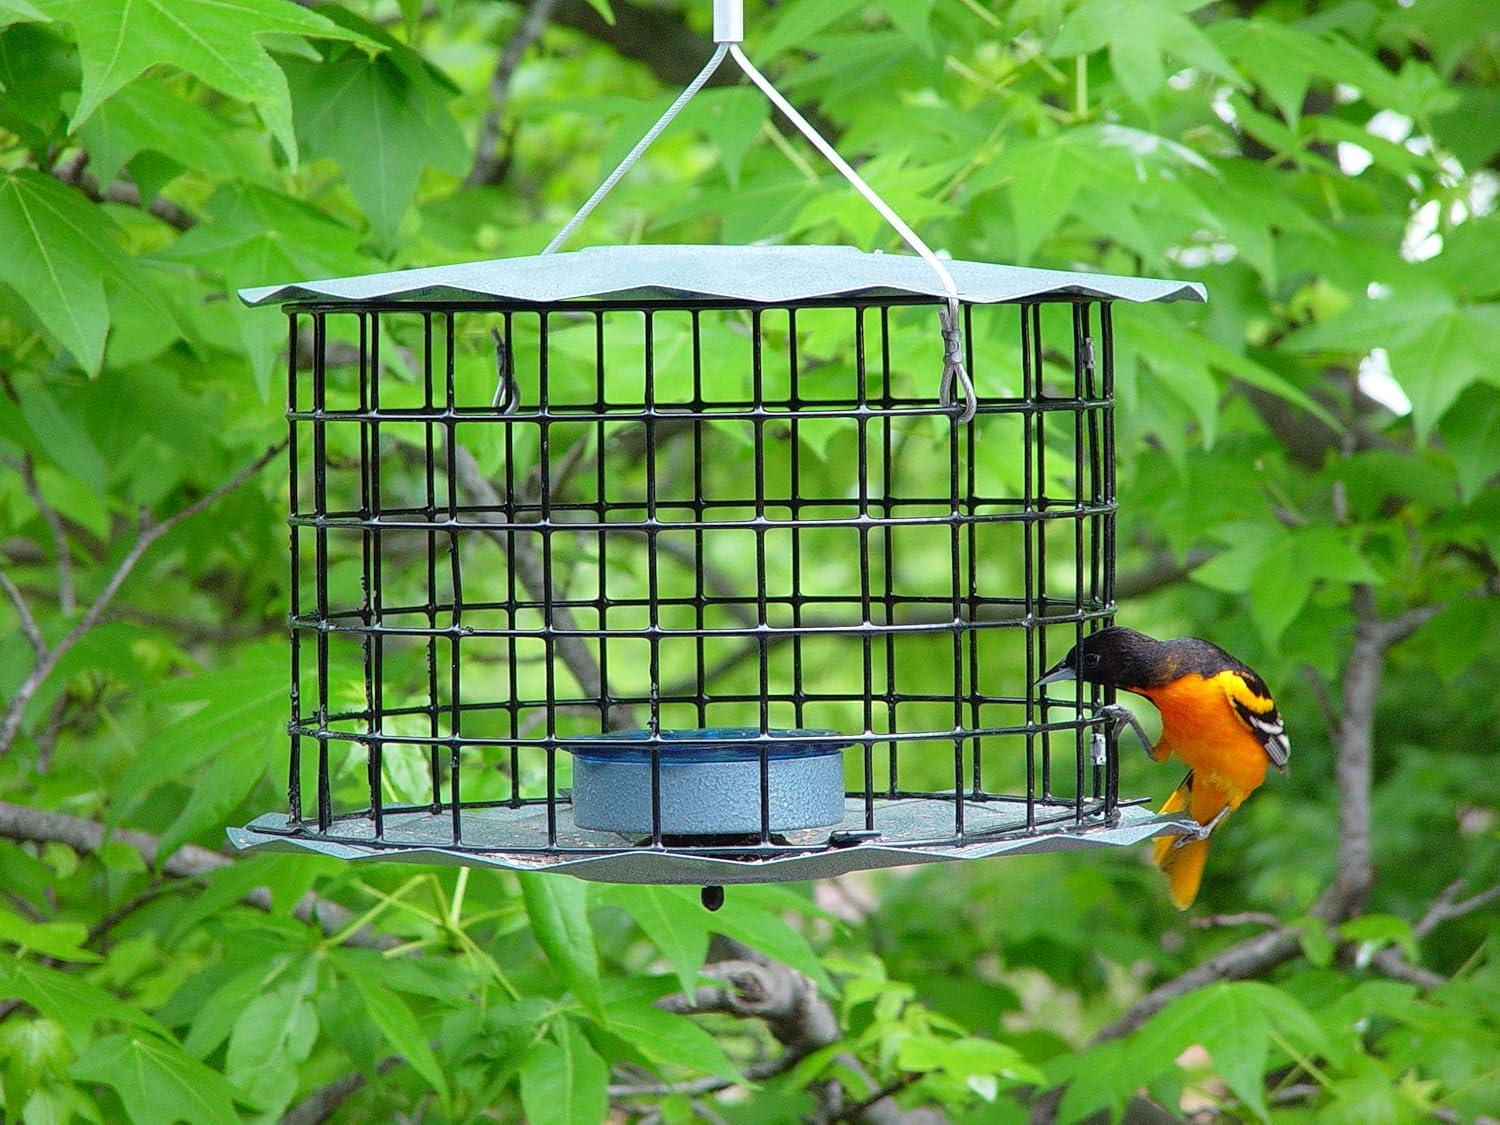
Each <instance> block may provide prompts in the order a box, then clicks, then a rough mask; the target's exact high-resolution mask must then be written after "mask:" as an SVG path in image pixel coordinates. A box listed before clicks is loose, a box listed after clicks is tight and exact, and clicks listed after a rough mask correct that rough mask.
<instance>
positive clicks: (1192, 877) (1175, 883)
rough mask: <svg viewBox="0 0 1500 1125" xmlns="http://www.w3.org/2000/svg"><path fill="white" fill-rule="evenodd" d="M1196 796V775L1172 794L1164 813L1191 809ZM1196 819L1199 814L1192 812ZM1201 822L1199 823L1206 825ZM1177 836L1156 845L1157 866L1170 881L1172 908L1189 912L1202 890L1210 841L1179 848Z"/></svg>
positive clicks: (1168, 885)
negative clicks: (1191, 803) (1194, 789)
mask: <svg viewBox="0 0 1500 1125" xmlns="http://www.w3.org/2000/svg"><path fill="white" fill-rule="evenodd" d="M1192 795H1193V775H1192V774H1188V775H1187V776H1186V777H1185V778H1183V779H1182V784H1181V785H1179V786H1178V787H1177V788H1176V789H1174V790H1173V791H1172V795H1171V796H1170V797H1168V798H1167V803H1166V804H1164V805H1162V807H1161V811H1162V812H1164V813H1176V812H1183V811H1184V810H1186V809H1188V807H1189V803H1190V802H1191V801H1192ZM1192 811H1193V814H1194V817H1195V819H1196V816H1197V813H1198V811H1199V810H1197V809H1194V810H1192ZM1206 822H1207V820H1206V819H1205V820H1200V821H1199V823H1206ZM1178 839H1179V838H1178V837H1176V836H1160V837H1158V838H1157V839H1156V840H1155V841H1154V842H1153V844H1152V847H1153V849H1154V851H1155V853H1156V854H1155V858H1156V866H1157V867H1158V868H1160V869H1161V871H1162V873H1163V874H1165V875H1166V877H1167V891H1168V894H1169V895H1170V896H1171V899H1172V905H1173V906H1175V907H1177V909H1178V910H1186V909H1187V908H1188V907H1190V906H1192V905H1193V900H1194V899H1196V898H1197V897H1198V887H1199V886H1200V885H1201V884H1202V882H1203V865H1204V864H1205V863H1207V862H1208V841H1207V840H1192V841H1189V842H1188V843H1186V844H1181V845H1179V843H1178Z"/></svg>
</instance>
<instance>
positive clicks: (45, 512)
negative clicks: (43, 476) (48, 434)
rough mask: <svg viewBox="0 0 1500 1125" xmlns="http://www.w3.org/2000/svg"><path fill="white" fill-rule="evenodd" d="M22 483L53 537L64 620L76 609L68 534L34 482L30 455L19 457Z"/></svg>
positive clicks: (59, 604) (58, 600) (59, 600)
mask: <svg viewBox="0 0 1500 1125" xmlns="http://www.w3.org/2000/svg"><path fill="white" fill-rule="evenodd" d="M21 480H22V482H24V483H25V485H26V495H27V496H29V497H31V502H32V503H33V504H35V505H36V510H37V511H38V512H40V513H41V516H42V522H43V523H45V524H46V525H47V530H48V532H50V533H51V535H52V547H53V550H54V551H56V552H57V605H58V608H59V609H61V610H62V612H63V616H64V617H72V616H73V612H74V611H75V610H76V609H77V608H78V602H77V599H76V598H75V597H74V595H73V556H72V554H71V552H70V551H69V548H68V534H67V532H66V531H65V530H64V528H63V522H62V517H61V516H59V515H58V514H57V509H56V508H54V507H53V506H52V505H51V504H49V503H48V502H47V498H46V497H45V496H43V495H42V488H41V485H39V484H38V483H37V480H36V465H35V464H33V462H32V460H31V454H29V453H23V454H22V455H21Z"/></svg>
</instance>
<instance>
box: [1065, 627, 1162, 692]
mask: <svg viewBox="0 0 1500 1125" xmlns="http://www.w3.org/2000/svg"><path fill="white" fill-rule="evenodd" d="M1166 649H1167V645H1166V644H1165V643H1164V642H1162V641H1158V640H1156V639H1155V638H1154V637H1148V636H1146V634H1145V633H1138V632H1136V631H1135V630H1134V629H1127V628H1125V627H1124V626H1121V625H1115V626H1111V627H1110V628H1108V629H1101V630H1099V632H1097V633H1092V634H1090V635H1089V636H1087V637H1084V638H1083V643H1082V644H1081V645H1075V646H1074V647H1073V649H1072V650H1071V651H1069V653H1068V655H1067V656H1065V657H1063V658H1062V659H1061V660H1059V661H1058V662H1057V663H1056V664H1054V665H1053V666H1052V667H1051V668H1050V669H1049V670H1048V671H1047V674H1046V675H1044V676H1043V677H1042V678H1041V679H1039V680H1037V684H1038V685H1041V684H1055V683H1058V682H1060V681H1063V680H1083V681H1084V682H1086V683H1091V684H1099V685H1101V686H1103V687H1114V688H1123V689H1125V690H1127V691H1139V690H1140V689H1141V688H1144V687H1149V686H1151V685H1152V684H1153V683H1157V682H1159V681H1160V680H1161V679H1162V673H1163V669H1164V666H1165V665H1166V664H1167V663H1168V662H1169V661H1168V654H1167V652H1166Z"/></svg>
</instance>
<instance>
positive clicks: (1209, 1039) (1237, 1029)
mask: <svg viewBox="0 0 1500 1125" xmlns="http://www.w3.org/2000/svg"><path fill="white" fill-rule="evenodd" d="M1273 1029H1274V1030H1275V1031H1276V1033H1277V1034H1279V1035H1280V1036H1282V1037H1283V1038H1285V1039H1287V1040H1288V1041H1290V1042H1292V1043H1294V1044H1298V1045H1300V1046H1302V1047H1304V1048H1306V1049H1313V1050H1316V1049H1320V1048H1323V1049H1326V1042H1325V1039H1324V1035H1323V1030H1322V1029H1321V1028H1320V1027H1319V1026H1318V1025H1317V1023H1316V1022H1315V1021H1314V1020H1313V1018H1312V1017H1311V1016H1310V1015H1308V1013H1307V1011H1306V1009H1304V1008H1303V1007H1302V1005H1301V1004H1299V1003H1298V1002H1297V1001H1296V1000H1294V999H1293V998H1292V997H1291V996H1289V995H1288V994H1286V993H1285V992H1283V991H1281V990H1280V989H1278V988H1275V987H1273V986H1271V985H1268V984H1262V983H1260V982H1259V981H1239V982H1234V983H1229V982H1224V983H1220V984H1214V985H1210V986H1208V987H1207V988H1201V989H1198V990H1197V991H1196V992H1190V993H1188V994H1187V995H1186V996H1180V997H1178V998H1177V999H1176V1000H1174V1001H1172V1003H1170V1004H1168V1005H1167V1006H1166V1007H1165V1008H1163V1009H1162V1010H1161V1011H1160V1012H1158V1013H1157V1014H1156V1015H1154V1016H1152V1017H1151V1019H1150V1020H1149V1021H1147V1023H1146V1024H1145V1026H1143V1027H1142V1028H1141V1029H1140V1031H1139V1032H1137V1033H1136V1034H1135V1035H1134V1036H1132V1037H1131V1043H1130V1057H1131V1059H1132V1060H1133V1061H1135V1062H1136V1063H1137V1065H1141V1066H1149V1065H1151V1062H1152V1061H1154V1060H1161V1059H1165V1060H1171V1059H1175V1058H1176V1057H1177V1056H1178V1055H1179V1054H1181V1053H1182V1051H1183V1050H1184V1049H1186V1048H1187V1047H1189V1046H1191V1045H1193V1044H1198V1045H1200V1046H1202V1047H1203V1048H1204V1049H1205V1050H1207V1051H1208V1053H1209V1054H1210V1055H1211V1056H1213V1060H1214V1066H1215V1067H1216V1068H1217V1069H1218V1071H1219V1073H1220V1074H1221V1075H1222V1076H1223V1078H1224V1081H1225V1082H1226V1083H1228V1085H1229V1088H1230V1089H1231V1090H1233V1091H1234V1093H1235V1094H1236V1095H1238V1096H1239V1098H1240V1099H1241V1100H1242V1101H1243V1102H1244V1103H1245V1104H1246V1105H1247V1106H1248V1107H1249V1108H1250V1109H1251V1110H1252V1111H1254V1112H1255V1113H1256V1114H1257V1115H1258V1116H1259V1117H1262V1118H1265V1117H1267V1116H1268V1115H1269V1113H1268V1110H1267V1107H1266V1103H1265V1088H1264V1085H1263V1081H1262V1080H1263V1078H1264V1075H1265V1072H1266V1059H1267V1055H1268V1053H1269V1050H1270V1042H1271V1032H1272V1030H1273Z"/></svg>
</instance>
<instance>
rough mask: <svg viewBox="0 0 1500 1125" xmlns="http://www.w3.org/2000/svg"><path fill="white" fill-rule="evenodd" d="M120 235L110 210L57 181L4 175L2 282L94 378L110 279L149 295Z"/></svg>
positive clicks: (0, 189)
mask: <svg viewBox="0 0 1500 1125" xmlns="http://www.w3.org/2000/svg"><path fill="white" fill-rule="evenodd" d="M116 232H117V228H116V227H115V224H114V223H113V222H112V221H111V220H110V218H109V216H108V215H106V214H105V213H104V211H103V210H101V209H100V208H99V207H97V206H96V205H94V204H93V203H90V202H89V201H88V200H87V199H85V198H84V197H83V196H82V195H80V194H79V193H78V192H76V191H74V190H73V189H72V188H69V187H65V186H63V185H62V184H60V183H58V182H57V181H56V180H54V179H52V178H51V177H50V176H44V175H42V174H41V173H40V172H34V171H31V170H30V169H25V168H23V169H20V170H19V171H16V172H11V173H9V174H7V175H4V176H0V279H3V280H4V283H5V284H6V285H8V286H9V287H10V288H11V289H13V290H14V291H15V293H16V295H17V296H18V297H20V298H21V300H23V301H25V302H26V304H27V305H28V306H29V307H30V308H31V311H32V312H33V313H35V314H36V317H37V319H38V320H40V321H41V322H42V324H43V325H44V326H45V327H46V328H47V330H48V331H49V332H51V333H52V334H53V335H54V336H56V337H57V339H58V340H59V341H60V342H61V343H62V345H63V346H64V347H65V348H67V349H68V351H70V352H71V353H72V354H73V356H74V358H75V359H77V361H78V364H79V366H80V367H82V368H83V369H84V370H85V371H87V372H88V373H89V374H91V375H94V374H98V371H99V365H100V363H101V362H102V361H103V359H104V335H105V333H106V332H107V331H108V329H109V306H108V304H107V303H106V302H105V300H104V278H106V277H108V278H110V279H112V280H113V281H114V282H115V283H116V284H125V285H129V286H131V287H132V288H135V289H137V290H140V291H142V292H144V291H145V289H144V285H143V282H142V280H141V278H140V275H139V271H138V268H137V266H136V264H135V262H134V261H133V260H132V259H131V258H130V257H129V255H127V254H126V253H125V252H124V251H123V250H121V249H120V248H119V246H118V245H116V243H115V241H114V236H115V234H116Z"/></svg>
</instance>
